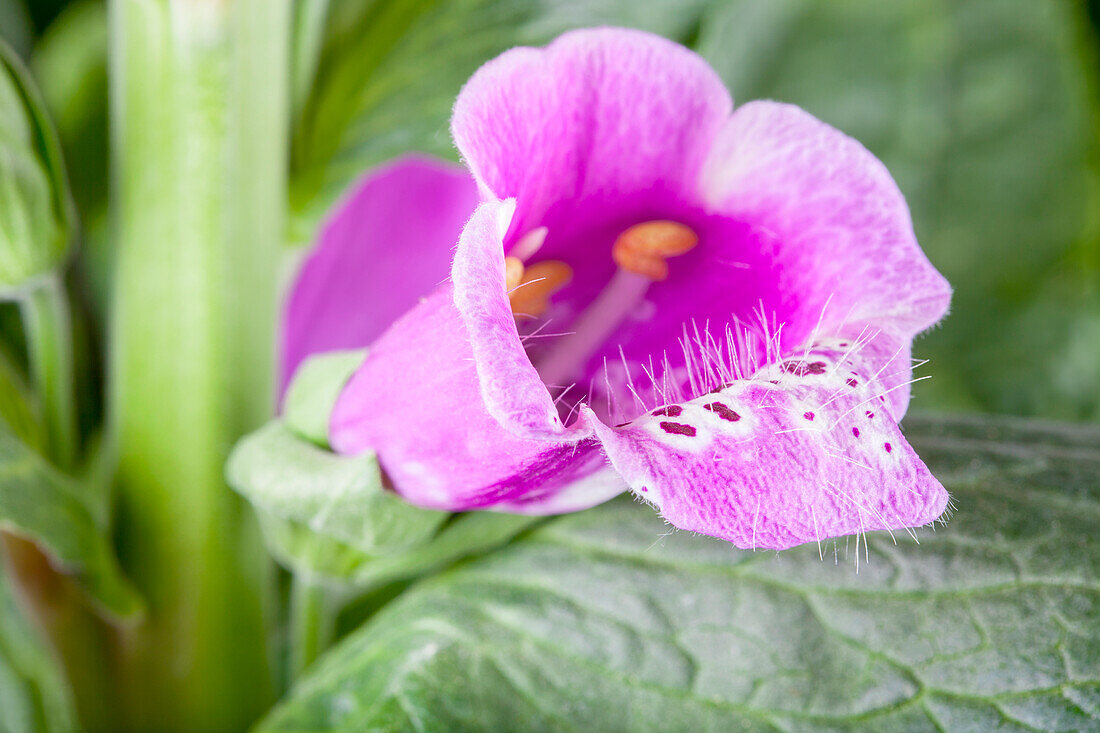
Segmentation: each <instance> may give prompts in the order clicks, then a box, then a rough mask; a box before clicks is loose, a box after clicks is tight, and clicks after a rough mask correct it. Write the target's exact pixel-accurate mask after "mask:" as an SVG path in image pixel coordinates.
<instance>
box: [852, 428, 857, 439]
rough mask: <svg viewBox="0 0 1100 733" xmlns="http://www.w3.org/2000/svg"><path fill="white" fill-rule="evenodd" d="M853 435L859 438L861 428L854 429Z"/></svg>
mask: <svg viewBox="0 0 1100 733" xmlns="http://www.w3.org/2000/svg"><path fill="white" fill-rule="evenodd" d="M852 435H854V436H856V437H857V438H858V437H859V428H852Z"/></svg>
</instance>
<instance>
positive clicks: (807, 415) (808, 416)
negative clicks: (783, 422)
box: [802, 412, 814, 420]
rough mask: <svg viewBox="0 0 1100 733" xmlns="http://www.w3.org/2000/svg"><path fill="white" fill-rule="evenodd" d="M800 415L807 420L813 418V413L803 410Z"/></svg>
mask: <svg viewBox="0 0 1100 733" xmlns="http://www.w3.org/2000/svg"><path fill="white" fill-rule="evenodd" d="M802 417H804V418H806V419H807V420H813V419H814V414H813V413H812V412H804V413H802Z"/></svg>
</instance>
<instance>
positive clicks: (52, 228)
mask: <svg viewBox="0 0 1100 733" xmlns="http://www.w3.org/2000/svg"><path fill="white" fill-rule="evenodd" d="M74 215H75V210H74V208H73V204H72V199H71V197H70V194H69V188H68V182H67V180H66V176H65V166H64V164H63V162H62V157H61V150H60V146H59V142H58V138H57V133H56V132H55V131H54V129H53V125H52V123H51V122H50V120H49V117H48V115H47V114H46V110H45V105H44V103H43V102H42V99H41V98H40V96H39V93H38V90H37V89H36V88H35V86H34V84H33V83H32V82H31V79H30V72H29V71H28V70H27V68H26V67H25V66H24V64H23V62H22V60H21V59H20V58H19V57H18V55H16V53H15V52H14V50H12V49H11V47H10V46H7V45H5V44H4V43H3V41H0V293H2V294H3V295H4V296H5V297H12V296H13V295H14V294H17V293H20V292H23V291H25V290H26V289H27V288H28V287H31V286H33V284H34V281H36V280H37V279H39V278H41V277H43V276H45V275H47V274H48V273H50V272H52V271H53V270H54V268H55V267H57V266H58V265H60V264H62V263H63V262H64V261H65V259H66V257H67V255H68V252H69V243H70V241H71V239H72V236H73V231H74V226H75V222H74Z"/></svg>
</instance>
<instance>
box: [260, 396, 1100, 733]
mask: <svg viewBox="0 0 1100 733" xmlns="http://www.w3.org/2000/svg"><path fill="white" fill-rule="evenodd" d="M908 433H909V435H910V437H911V438H912V439H913V441H914V443H915V444H916V445H917V446H918V448H919V450H920V451H921V454H922V456H924V458H925V459H926V460H927V461H928V462H929V465H930V466H931V467H932V468H933V470H934V471H935V472H936V473H937V475H938V476H939V477H940V478H941V479H942V480H943V481H944V483H945V484H946V485H947V486H948V487H949V489H950V490H951V491H952V492H953V495H954V502H955V506H956V510H955V514H954V516H953V517H952V518H951V520H950V522H949V523H948V524H947V526H946V527H943V526H938V527H936V528H934V531H933V529H929V528H925V529H922V530H920V531H918V532H917V537H919V540H920V544H917V543H916V542H915V541H914V540H913V538H911V537H910V536H908V535H907V534H906V533H904V532H902V533H895V536H894V537H891V535H889V534H887V533H874V534H871V535H868V536H866V537H864V538H860V539H859V540H858V542H857V540H856V539H855V538H852V539H851V540H848V541H844V540H841V541H839V542H829V543H827V544H823V545H822V546H821V547H818V546H816V545H813V544H811V545H806V546H802V547H799V548H796V549H794V550H790V551H786V552H782V553H774V552H757V553H753V552H746V551H739V550H736V549H734V548H732V547H731V546H729V545H727V544H724V543H721V542H717V541H714V540H711V539H708V538H704V537H700V536H692V535H689V534H687V533H674V534H670V533H669V530H668V528H667V527H666V526H664V525H663V524H662V523H661V522H660V520H658V519H656V518H655V517H654V516H653V513H652V512H651V511H649V510H648V509H647V508H645V507H641V506H637V505H636V504H633V503H631V502H630V501H628V500H619V501H615V502H612V503H610V504H607V505H605V506H603V507H600V508H597V509H594V510H591V511H588V512H584V513H581V514H576V515H571V516H568V517H564V518H561V519H558V520H555V521H552V522H549V523H548V524H546V525H543V526H542V527H540V528H538V529H536V530H534V531H533V532H531V533H530V534H528V535H526V536H525V537H524V538H522V539H521V540H519V541H517V542H515V543H512V544H511V545H508V546H507V547H505V548H504V549H503V550H500V551H498V552H496V553H494V554H491V555H488V556H486V557H483V558H481V559H479V560H476V561H473V562H471V563H468V564H466V565H464V566H462V567H460V568H458V569H456V570H452V571H450V572H447V573H444V574H442V575H440V576H438V577H436V578H434V579H431V580H428V581H425V582H423V583H422V584H420V585H419V586H415V587H414V588H413V589H412V590H411V591H409V592H408V593H406V594H405V595H404V596H402V597H400V598H399V599H398V600H397V601H395V602H394V603H393V604H392V605H391V606H389V607H387V608H385V609H384V610H383V611H382V612H381V613H380V614H379V615H378V616H376V617H375V618H374V619H373V620H372V621H371V622H369V623H368V624H367V625H366V626H365V627H363V628H362V629H360V630H359V631H357V632H355V633H354V634H353V635H351V636H350V637H348V638H347V639H345V640H344V641H343V642H342V643H341V644H340V645H339V646H338V647H337V648H336V649H335V650H334V651H333V652H331V653H330V654H329V655H328V656H326V657H324V658H322V659H321V660H320V662H319V663H318V664H317V665H316V666H315V667H314V668H313V671H312V672H311V673H310V674H309V675H308V676H307V677H306V678H304V680H303V681H302V682H301V683H300V684H299V685H298V686H297V687H296V688H295V690H294V691H293V692H292V694H291V696H290V698H289V699H288V700H287V701H285V702H284V703H283V704H281V705H280V706H279V707H278V708H276V710H275V711H274V712H273V713H272V714H271V716H270V717H269V718H268V719H267V720H266V722H265V723H264V724H263V725H262V726H261V730H265V731H278V730H319V729H325V730H330V729H331V730H405V729H415V730H576V729H581V730H645V731H662V730H669V731H671V730H733V729H738V730H740V729H745V730H796V731H797V730H806V731H809V730H813V731H821V730H850V729H856V728H858V729H861V730H862V729H874V730H919V731H923V730H936V729H939V730H990V729H994V728H995V729H997V730H1037V729H1041V730H1083V729H1086V728H1090V729H1094V728H1096V727H1097V726H1098V725H1100V578H1098V572H1100V571H1098V569H1100V544H1098V543H1096V542H1095V541H1094V535H1095V528H1096V526H1097V521H1098V520H1100V485H1098V479H1097V477H1098V476H1100V431H1098V430H1097V429H1095V428H1081V427H1073V426H1061V425H1056V424H1049V423H1029V422H1022V421H1007V420H992V421H991V420H987V419H968V418H948V419H938V420H932V419H928V418H923V419H922V418H915V419H912V420H911V421H910V423H909V425H908ZM857 558H858V562H859V565H858V572H857V569H856V561H857Z"/></svg>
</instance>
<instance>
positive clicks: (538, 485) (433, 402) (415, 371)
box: [329, 285, 604, 511]
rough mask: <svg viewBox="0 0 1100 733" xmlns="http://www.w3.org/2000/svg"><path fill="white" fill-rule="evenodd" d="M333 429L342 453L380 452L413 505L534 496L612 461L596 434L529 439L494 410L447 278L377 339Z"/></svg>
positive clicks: (468, 505)
mask: <svg viewBox="0 0 1100 733" xmlns="http://www.w3.org/2000/svg"><path fill="white" fill-rule="evenodd" d="M329 437H330V441H331V443H332V446H333V448H334V449H336V450H337V451H338V452H340V453H346V454H356V453H362V452H364V451H368V450H372V451H374V452H375V453H377V455H378V458H379V462H380V464H381V466H382V468H383V470H384V471H385V472H386V475H387V476H388V477H389V479H390V480H391V482H392V483H393V486H394V488H395V489H396V490H397V492H398V493H400V494H401V495H402V496H404V497H406V498H407V499H408V500H409V501H411V502H412V503H414V504H418V505H420V506H424V507H429V508H434V509H446V510H451V511H462V510H467V509H482V508H485V507H489V506H494V505H497V504H500V503H502V502H523V501H525V500H531V501H533V500H535V499H537V498H539V497H546V496H548V495H550V494H552V493H554V492H555V491H556V490H558V489H560V488H562V487H566V486H569V485H570V484H572V483H573V482H574V481H575V480H576V479H577V478H580V477H582V476H584V475H587V474H588V473H592V472H593V471H595V470H597V469H598V468H600V467H602V466H603V465H604V462H603V459H602V457H601V456H600V454H599V446H598V444H597V443H596V441H594V440H592V439H588V440H579V441H572V442H564V441H545V440H529V439H525V438H521V437H518V436H516V435H514V434H513V433H511V432H510V431H508V430H506V429H505V428H503V427H501V425H500V423H499V422H497V420H496V419H494V417H493V416H492V415H490V414H489V412H488V411H487V410H486V408H485V405H484V403H483V402H482V399H481V390H480V387H479V384H478V375H477V370H476V368H475V365H474V360H473V353H472V351H471V348H470V342H469V340H468V338H467V336H466V329H465V326H463V324H462V320H461V319H460V317H459V314H458V311H457V310H456V309H455V307H454V303H453V296H452V292H451V287H450V286H449V285H445V286H442V287H440V288H439V289H438V290H437V291H436V292H434V293H433V294H432V295H430V296H429V297H428V298H426V299H425V300H424V301H423V302H422V303H420V304H419V305H417V306H416V307H415V308H414V309H413V310H411V311H410V312H409V313H407V314H406V315H405V316H403V317H402V318H401V319H399V320H398V321H397V323H395V324H394V325H393V326H391V327H390V328H389V329H388V330H387V331H386V332H385V333H384V334H383V335H382V336H381V337H380V338H379V339H378V340H376V341H375V342H374V343H373V344H372V346H371V348H370V352H369V353H368V355H367V358H366V361H365V362H364V363H363V365H362V366H361V367H360V368H359V371H357V372H356V373H355V375H354V376H353V377H352V378H351V380H350V382H349V383H348V386H347V387H346V388H345V389H344V391H343V392H342V393H341V395H340V398H339V400H337V403H336V406H335V408H334V409H333V412H332V419H331V421H330V436H329ZM548 511H552V508H551V509H548Z"/></svg>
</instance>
